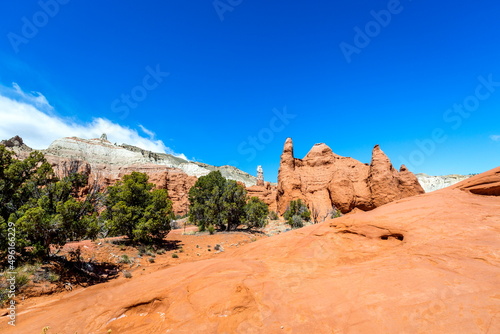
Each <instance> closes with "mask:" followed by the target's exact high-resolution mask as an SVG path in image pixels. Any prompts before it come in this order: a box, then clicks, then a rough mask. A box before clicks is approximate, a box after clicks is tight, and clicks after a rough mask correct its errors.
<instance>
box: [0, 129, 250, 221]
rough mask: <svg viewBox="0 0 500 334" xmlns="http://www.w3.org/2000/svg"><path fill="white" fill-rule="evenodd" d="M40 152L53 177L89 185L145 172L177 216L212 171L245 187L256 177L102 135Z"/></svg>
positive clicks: (16, 144)
mask: <svg viewBox="0 0 500 334" xmlns="http://www.w3.org/2000/svg"><path fill="white" fill-rule="evenodd" d="M2 144H3V145H5V146H6V147H8V148H9V149H10V150H12V151H13V152H14V153H15V155H16V157H17V158H19V159H25V158H26V157H27V156H28V155H29V153H30V152H32V151H33V150H32V149H31V148H29V147H28V146H26V145H25V144H24V143H23V140H22V138H20V137H17V136H16V137H14V138H11V139H9V140H5V141H2ZM42 152H43V153H44V155H45V158H46V159H47V161H48V162H49V163H50V164H51V165H52V167H53V169H54V171H55V173H56V175H58V176H60V177H61V176H64V175H67V173H68V171H70V170H72V171H75V172H80V173H84V174H86V175H88V176H89V184H93V183H94V182H96V183H97V184H98V185H100V186H101V187H107V186H110V185H113V184H114V183H115V182H116V181H118V180H120V179H121V178H122V177H123V176H124V175H127V174H130V173H132V172H133V171H136V172H141V173H146V174H147V175H148V176H149V181H150V182H151V183H154V184H155V185H156V187H157V188H160V189H167V190H168V193H169V197H170V198H171V199H172V202H173V209H174V212H175V214H177V215H184V214H186V213H187V211H188V206H189V202H188V192H189V189H191V187H192V186H193V185H194V184H195V182H196V180H197V178H198V177H199V176H202V175H206V174H208V173H209V172H210V171H212V170H220V171H221V174H222V175H223V176H224V177H226V178H230V179H235V180H236V181H238V182H242V183H243V184H246V185H253V184H255V181H256V178H255V177H253V176H251V175H249V174H247V173H244V172H242V171H240V170H238V169H236V168H234V167H231V166H222V167H215V166H210V165H207V164H202V163H197V162H189V161H187V160H184V159H181V158H178V157H174V156H172V155H169V154H161V153H152V152H150V151H145V150H141V149H139V148H137V147H134V146H130V145H121V146H118V145H114V144H112V143H110V142H109V141H107V140H106V139H105V136H103V137H101V138H100V139H81V138H76V137H71V138H61V139H58V140H55V141H54V142H53V143H52V144H51V145H50V146H49V148H48V149H46V150H42ZM84 192H85V189H84Z"/></svg>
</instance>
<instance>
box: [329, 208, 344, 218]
mask: <svg viewBox="0 0 500 334" xmlns="http://www.w3.org/2000/svg"><path fill="white" fill-rule="evenodd" d="M339 217H342V212H340V210H339V209H337V208H336V207H333V209H332V210H331V211H330V218H339Z"/></svg>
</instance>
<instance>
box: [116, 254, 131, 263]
mask: <svg viewBox="0 0 500 334" xmlns="http://www.w3.org/2000/svg"><path fill="white" fill-rule="evenodd" d="M118 263H126V264H130V263H132V260H130V258H129V257H128V255H127V254H123V255H122V256H120V258H119V259H118Z"/></svg>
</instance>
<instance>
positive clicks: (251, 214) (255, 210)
mask: <svg viewBox="0 0 500 334" xmlns="http://www.w3.org/2000/svg"><path fill="white" fill-rule="evenodd" d="M244 209H245V222H246V224H247V227H248V228H254V227H256V228H262V227H264V226H266V224H267V216H268V215H269V207H268V205H267V204H266V203H264V202H263V201H261V200H260V199H259V198H257V197H252V198H250V199H249V200H248V202H247V204H245V207H244Z"/></svg>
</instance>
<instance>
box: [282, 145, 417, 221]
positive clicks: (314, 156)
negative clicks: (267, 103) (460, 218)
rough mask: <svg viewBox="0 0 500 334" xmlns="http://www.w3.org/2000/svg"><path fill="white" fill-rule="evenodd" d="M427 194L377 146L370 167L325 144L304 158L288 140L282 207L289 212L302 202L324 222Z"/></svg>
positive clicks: (283, 176)
mask: <svg viewBox="0 0 500 334" xmlns="http://www.w3.org/2000/svg"><path fill="white" fill-rule="evenodd" d="M422 193H424V190H423V189H422V187H421V186H420V184H419V183H418V180H417V178H416V177H415V175H413V173H411V172H410V171H408V170H407V169H406V167H405V166H401V169H400V171H399V172H398V171H397V170H395V169H394V167H393V166H392V164H391V161H390V160H389V158H388V157H387V156H386V155H385V154H384V152H383V151H382V150H381V149H380V147H379V146H378V145H377V146H375V148H374V149H373V153H372V161H371V164H370V165H367V164H363V163H361V162H359V161H358V160H355V159H353V158H348V157H342V156H340V155H337V154H335V153H333V152H332V150H331V149H330V148H329V147H328V146H327V145H325V144H316V145H314V146H313V148H312V149H311V150H310V151H309V153H308V154H307V155H306V156H305V157H304V159H297V158H295V157H294V155H293V142H292V139H291V138H288V139H287V140H286V142H285V146H284V148H283V153H282V155H281V162H280V169H279V173H278V188H277V209H278V212H279V213H280V214H283V213H284V212H285V210H286V208H287V206H288V204H289V203H290V201H292V200H296V199H302V200H304V201H305V202H306V204H307V205H308V206H309V209H311V210H313V209H314V210H317V211H318V212H319V215H320V218H324V217H327V216H328V214H329V212H331V210H332V208H334V207H335V208H337V209H339V210H340V211H342V212H343V213H347V212H350V211H352V210H353V209H355V208H358V209H361V210H363V211H367V210H372V209H374V208H376V207H379V206H381V205H384V204H386V203H389V202H392V201H395V200H398V199H401V198H405V197H409V196H414V195H418V194H422Z"/></svg>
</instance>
